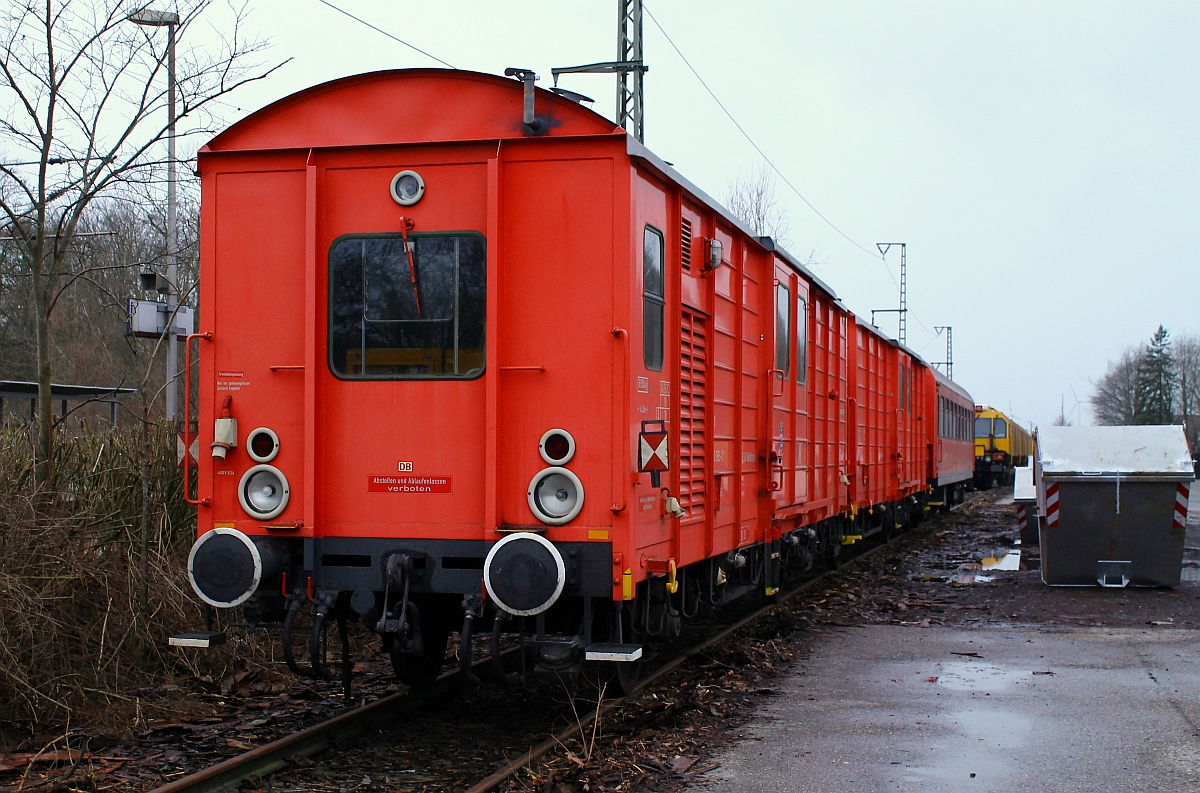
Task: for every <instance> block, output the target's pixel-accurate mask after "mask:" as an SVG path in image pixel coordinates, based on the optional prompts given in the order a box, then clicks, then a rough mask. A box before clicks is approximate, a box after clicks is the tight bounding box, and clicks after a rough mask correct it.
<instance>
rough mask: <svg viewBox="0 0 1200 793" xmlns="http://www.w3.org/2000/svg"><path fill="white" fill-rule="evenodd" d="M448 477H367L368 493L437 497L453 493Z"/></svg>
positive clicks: (386, 475) (385, 475) (392, 475)
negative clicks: (413, 494)
mask: <svg viewBox="0 0 1200 793" xmlns="http://www.w3.org/2000/svg"><path fill="white" fill-rule="evenodd" d="M451 480H452V477H449V476H411V475H410V476H405V475H400V476H397V475H396V474H384V475H382V476H368V477H367V492H368V493H416V494H418V495H429V494H432V495H439V494H446V493H451V492H453V488H452V486H451V485H452V483H451Z"/></svg>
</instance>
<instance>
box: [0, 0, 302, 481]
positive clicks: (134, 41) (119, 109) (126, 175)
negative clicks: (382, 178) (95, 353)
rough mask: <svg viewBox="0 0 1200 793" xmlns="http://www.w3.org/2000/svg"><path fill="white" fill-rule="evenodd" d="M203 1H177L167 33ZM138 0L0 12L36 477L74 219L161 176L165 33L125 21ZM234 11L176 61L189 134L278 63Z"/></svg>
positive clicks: (49, 430) (2, 191)
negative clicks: (222, 100) (214, 33)
mask: <svg viewBox="0 0 1200 793" xmlns="http://www.w3.org/2000/svg"><path fill="white" fill-rule="evenodd" d="M210 4H211V0H181V1H180V2H179V3H178V4H177V5H178V7H179V23H178V24H177V25H176V36H177V37H178V38H180V39H182V40H185V41H186V40H187V36H186V33H187V30H188V28H189V27H191V26H192V25H193V24H194V23H195V22H196V20H197V19H198V18H199V17H200V15H201V14H202V12H204V11H205V10H206V9H207V8H208V7H209V6H210ZM145 6H146V2H145V0H45V2H41V3H35V2H28V3H24V2H23V3H11V4H9V5H8V8H7V10H4V11H0V97H2V99H0V147H3V149H4V153H5V155H6V156H5V160H6V162H4V163H0V215H2V216H3V221H4V222H5V224H6V226H7V232H8V235H9V236H11V237H13V238H14V240H13V246H12V247H13V248H15V251H16V255H17V256H18V257H19V261H20V269H21V272H22V275H23V276H24V277H27V278H28V279H30V282H31V290H32V293H33V312H32V313H33V324H34V329H35V334H34V335H35V357H36V366H35V367H34V368H35V376H36V379H37V382H38V443H37V447H38V456H37V462H36V466H35V467H36V470H37V478H38V480H39V481H42V482H45V481H47V480H49V478H50V476H51V470H50V461H51V459H52V455H51V451H52V444H53V421H54V417H53V411H52V407H51V399H50V383H51V378H52V372H53V366H52V355H51V353H52V346H53V338H52V336H53V326H54V311H55V307H56V304H57V303H58V300H59V297H60V296H61V295H62V293H63V289H64V288H65V287H66V286H68V285H69V284H70V283H72V282H73V281H75V280H76V279H77V278H78V277H79V275H80V270H79V269H73V268H82V269H83V270H86V269H87V268H88V266H89V265H88V257H87V256H85V255H81V253H82V252H81V250H80V245H79V241H80V235H81V232H82V231H83V229H82V228H81V223H82V222H83V220H84V218H85V214H86V211H87V209H88V207H89V205H91V203H92V202H93V201H94V200H95V199H96V198H97V197H99V196H101V195H103V194H105V193H106V192H108V191H110V190H112V189H114V188H116V187H119V186H122V185H124V186H128V185H130V184H136V183H141V184H148V183H151V182H153V181H154V180H155V179H157V178H158V174H159V172H160V171H161V169H162V167H163V166H164V165H165V163H164V162H163V161H162V160H161V159H160V160H155V159H154V152H156V151H157V150H158V146H156V144H157V143H159V142H160V141H162V140H163V139H164V137H165V136H166V135H167V127H168V125H167V113H166V103H167V101H168V87H169V86H168V74H167V68H168V64H167V57H168V54H167V46H166V44H167V41H166V39H167V37H166V36H165V35H154V31H153V30H152V29H147V28H143V27H140V26H138V25H136V24H134V23H133V22H131V21H130V20H129V17H130V15H131V14H133V13H135V12H137V11H140V10H142V9H143V8H144V7H145ZM243 18H244V9H242V10H237V11H236V12H235V15H234V20H233V23H232V25H231V29H230V30H229V31H228V32H227V34H226V38H225V39H224V40H223V41H222V42H221V43H220V45H219V46H218V47H216V48H215V49H213V50H208V49H204V48H201V47H193V48H190V49H186V50H184V51H183V53H182V55H181V57H180V58H179V65H178V66H177V67H176V69H175V78H176V79H175V82H176V85H177V86H178V93H179V98H178V100H177V105H178V106H177V110H178V116H179V118H181V119H187V120H188V122H187V123H188V124H189V125H190V126H189V127H188V128H187V129H185V130H184V131H183V132H182V135H183V136H184V137H185V138H186V137H187V136H189V135H192V136H196V135H202V134H205V133H210V132H211V131H212V129H213V122H212V118H213V116H212V114H211V113H210V112H209V108H210V107H211V106H212V103H213V102H214V101H215V100H217V99H218V98H219V97H222V96H224V95H225V94H228V93H229V92H230V91H233V90H235V89H236V88H238V87H239V86H241V85H244V84H245V83H247V82H250V81H253V80H257V79H261V78H262V77H265V76H266V75H267V74H269V73H271V72H272V71H274V69H275V68H278V66H271V67H264V66H263V65H262V64H261V63H258V62H256V61H255V60H254V58H255V57H256V56H257V55H258V54H259V53H261V52H262V51H263V49H264V48H265V44H264V43H263V42H262V41H260V40H257V39H247V38H246V37H244V36H243V34H242V32H241V26H242V20H243Z"/></svg>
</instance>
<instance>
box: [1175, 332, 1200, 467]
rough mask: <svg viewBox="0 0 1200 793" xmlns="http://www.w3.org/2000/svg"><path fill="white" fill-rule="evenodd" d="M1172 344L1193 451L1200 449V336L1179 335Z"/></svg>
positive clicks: (1180, 402)
mask: <svg viewBox="0 0 1200 793" xmlns="http://www.w3.org/2000/svg"><path fill="white" fill-rule="evenodd" d="M1171 346H1172V347H1173V353H1174V357H1175V371H1176V374H1177V375H1178V382H1177V386H1178V398H1179V410H1180V413H1181V414H1182V418H1183V426H1184V429H1185V431H1186V432H1187V437H1188V443H1189V445H1190V446H1191V448H1192V451H1200V442H1198V441H1200V439H1198V438H1197V435H1200V336H1192V335H1187V336H1177V337H1176V338H1175V341H1174V342H1172V345H1171Z"/></svg>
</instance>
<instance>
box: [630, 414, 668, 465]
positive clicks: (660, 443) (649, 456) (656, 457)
mask: <svg viewBox="0 0 1200 793" xmlns="http://www.w3.org/2000/svg"><path fill="white" fill-rule="evenodd" d="M652 424H656V425H658V429H657V430H655V431H650V430H649V429H648V428H647V425H652ZM669 470H671V463H670V460H669V458H668V457H667V429H666V426H665V425H664V424H663V422H661V421H644V422H642V431H641V432H640V433H639V434H638V471H640V472H642V473H646V472H647V471H650V472H653V471H669Z"/></svg>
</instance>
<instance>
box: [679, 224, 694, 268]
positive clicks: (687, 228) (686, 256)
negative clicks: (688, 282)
mask: <svg viewBox="0 0 1200 793" xmlns="http://www.w3.org/2000/svg"><path fill="white" fill-rule="evenodd" d="M679 258H680V259H681V260H682V261H683V269H684V270H691V269H692V221H690V220H688V219H687V218H684V219H683V223H681V224H680V228H679Z"/></svg>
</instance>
